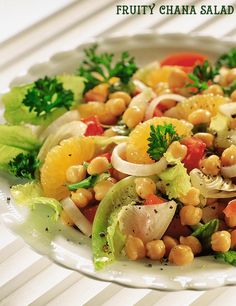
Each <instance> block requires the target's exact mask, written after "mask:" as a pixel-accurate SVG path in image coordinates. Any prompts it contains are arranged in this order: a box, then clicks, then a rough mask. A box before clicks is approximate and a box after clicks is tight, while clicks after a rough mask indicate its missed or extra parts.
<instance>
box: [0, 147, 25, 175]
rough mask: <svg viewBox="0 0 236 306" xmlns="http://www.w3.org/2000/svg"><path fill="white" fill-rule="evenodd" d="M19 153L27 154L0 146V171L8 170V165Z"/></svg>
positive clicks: (21, 150)
mask: <svg viewBox="0 0 236 306" xmlns="http://www.w3.org/2000/svg"><path fill="white" fill-rule="evenodd" d="M20 153H27V151H25V150H23V149H20V148H15V147H11V146H7V145H4V144H0V169H4V170H8V163H9V162H10V161H11V160H12V159H13V158H15V157H16V156H17V155H18V154H20Z"/></svg>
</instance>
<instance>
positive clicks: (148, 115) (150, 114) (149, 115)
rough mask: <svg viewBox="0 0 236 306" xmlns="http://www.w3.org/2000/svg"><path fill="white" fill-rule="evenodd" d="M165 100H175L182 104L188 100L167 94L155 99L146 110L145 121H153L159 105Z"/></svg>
mask: <svg viewBox="0 0 236 306" xmlns="http://www.w3.org/2000/svg"><path fill="white" fill-rule="evenodd" d="M164 100H175V101H177V102H182V101H184V100H186V98H185V97H184V96H181V95H176V94H165V95H161V96H159V97H157V98H155V99H153V100H152V102H151V103H150V104H149V106H148V108H147V110H146V114H145V120H148V119H151V118H152V117H153V113H154V111H155V109H156V107H157V105H158V104H159V103H160V102H162V101H164Z"/></svg>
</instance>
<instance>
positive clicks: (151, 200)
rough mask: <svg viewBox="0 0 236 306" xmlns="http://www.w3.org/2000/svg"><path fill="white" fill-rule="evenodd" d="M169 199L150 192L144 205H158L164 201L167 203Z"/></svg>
mask: <svg viewBox="0 0 236 306" xmlns="http://www.w3.org/2000/svg"><path fill="white" fill-rule="evenodd" d="M166 202H167V200H165V199H163V198H161V197H158V196H156V195H155V194H149V195H148V196H147V199H146V200H145V202H144V205H156V204H162V203H166Z"/></svg>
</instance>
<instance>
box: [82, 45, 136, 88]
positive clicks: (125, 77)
mask: <svg viewBox="0 0 236 306" xmlns="http://www.w3.org/2000/svg"><path fill="white" fill-rule="evenodd" d="M97 48H98V46H97V45H94V46H92V47H90V48H88V49H85V50H84V52H85V56H86V59H85V60H84V61H83V62H82V65H81V66H80V67H79V69H78V71H77V74H78V75H80V76H82V77H84V78H85V79H86V80H87V82H86V85H85V90H84V92H87V91H88V90H90V89H92V88H93V87H95V86H96V85H98V84H101V83H104V82H108V80H109V79H110V78H112V77H118V78H120V85H119V86H123V85H127V84H128V83H129V81H130V79H131V77H132V76H133V74H134V73H135V71H136V70H137V69H138V68H137V66H136V64H135V62H134V58H133V57H130V55H129V53H128V52H123V53H122V54H121V58H120V60H118V61H117V63H116V64H112V61H113V57H114V54H112V53H106V52H104V53H101V54H97V53H96V51H97Z"/></svg>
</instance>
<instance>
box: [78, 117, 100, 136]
mask: <svg viewBox="0 0 236 306" xmlns="http://www.w3.org/2000/svg"><path fill="white" fill-rule="evenodd" d="M81 121H83V122H84V123H85V124H87V130H86V132H85V134H84V136H96V135H102V134H103V132H104V130H103V127H102V126H101V124H100V122H99V120H98V118H97V116H91V117H88V118H86V119H82V120H81Z"/></svg>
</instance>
